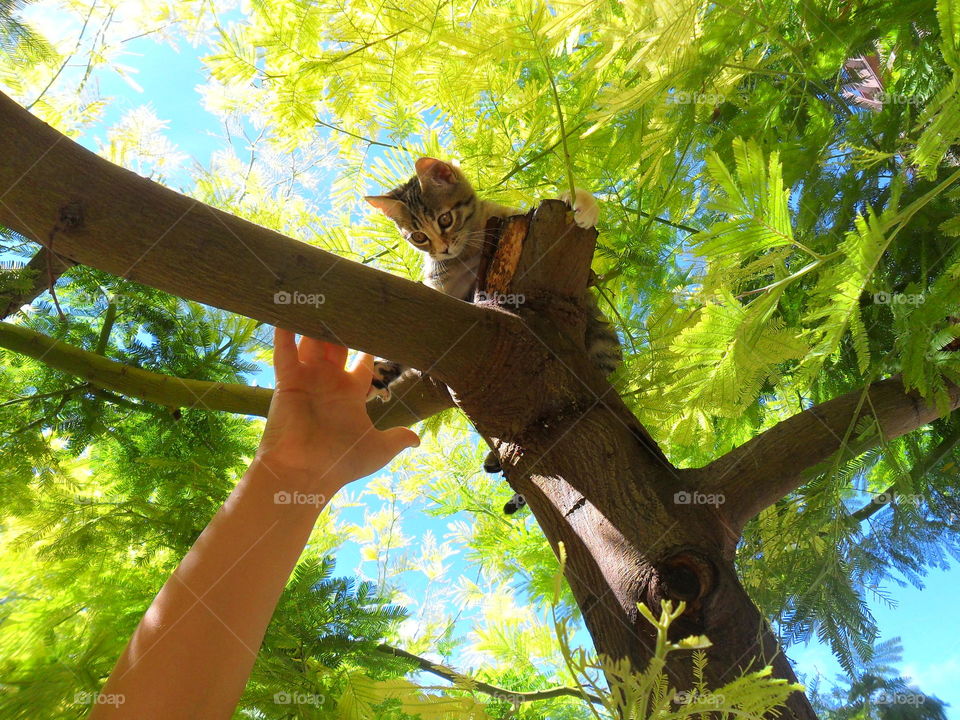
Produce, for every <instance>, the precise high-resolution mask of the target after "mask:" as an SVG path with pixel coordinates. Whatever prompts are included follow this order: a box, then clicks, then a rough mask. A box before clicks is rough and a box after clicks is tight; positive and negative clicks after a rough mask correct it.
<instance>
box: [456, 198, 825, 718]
mask: <svg viewBox="0 0 960 720" xmlns="http://www.w3.org/2000/svg"><path fill="white" fill-rule="evenodd" d="M527 226H529V229H527ZM525 232H526V235H525V238H524V233H525ZM502 234H503V236H504V237H505V238H506V239H507V242H506V247H501V248H499V249H498V251H497V254H496V255H495V257H494V258H493V261H492V263H491V268H490V271H489V272H488V273H487V274H486V275H484V274H483V273H481V283H483V286H482V287H481V288H480V290H481V291H482V295H480V296H481V297H496V296H497V295H498V294H499V295H500V296H502V295H503V294H508V295H512V299H514V300H516V299H518V298H520V297H521V296H522V298H523V302H522V303H521V304H520V305H519V306H518V314H519V315H520V317H522V318H523V320H524V328H525V330H526V331H527V332H525V333H522V334H520V335H515V336H510V337H507V338H503V339H502V340H501V341H500V343H499V344H498V345H497V349H498V353H497V359H496V360H494V361H493V362H490V363H487V362H484V363H482V365H479V364H478V365H477V366H476V367H475V368H474V369H473V370H472V376H471V377H467V378H463V379H462V381H461V382H460V383H458V384H456V385H454V387H453V390H454V398H455V401H456V402H457V404H458V405H459V406H460V407H461V408H462V409H463V410H464V412H466V414H467V415H468V416H469V417H470V419H471V420H472V421H473V422H474V424H475V425H476V427H477V429H478V430H479V431H480V432H481V433H482V434H484V435H485V436H487V437H491V438H494V440H495V444H496V446H497V449H498V451H499V453H500V455H501V459H502V465H503V468H504V471H505V474H506V476H507V478H508V480H509V482H510V485H511V486H512V487H513V488H514V490H516V491H517V492H519V493H521V494H522V495H523V496H524V497H525V499H526V500H527V503H528V504H529V506H530V509H531V510H532V512H533V514H534V515H535V516H536V518H537V522H538V523H539V525H540V527H541V528H542V530H543V532H544V535H545V536H546V537H547V540H548V541H549V542H550V544H551V545H552V546H553V548H554V551H555V552H558V553H559V545H560V544H561V543H562V544H563V546H564V550H565V556H566V564H565V567H564V571H565V574H566V577H567V580H568V581H569V583H570V587H571V589H572V591H573V594H574V597H575V598H576V601H577V604H578V605H579V607H580V609H581V611H582V612H583V617H584V620H585V623H586V626H587V629H588V630H589V632H590V635H591V637H592V638H593V640H594V643H595V645H596V648H597V651H598V652H600V653H603V654H605V655H608V656H610V657H613V658H624V657H626V658H629V659H630V660H631V661H632V664H633V665H634V666H635V667H638V668H642V667H645V665H646V663H647V661H648V660H649V659H650V656H651V655H652V652H653V647H654V642H655V631H654V629H653V627H652V626H651V625H650V624H649V623H648V622H647V621H646V620H645V619H644V618H643V617H642V616H641V615H640V613H639V612H638V610H637V604H638V603H645V604H646V605H647V606H648V607H650V608H651V609H653V610H654V611H655V612H659V608H660V603H661V601H663V600H672V601H674V602H677V601H681V600H683V601H686V603H687V610H686V612H685V613H684V615H683V616H681V618H680V619H679V620H678V621H676V622H675V623H674V625H673V626H672V628H671V632H672V633H673V634H674V638H673V639H681V638H683V637H686V636H688V635H701V634H702V635H706V636H707V637H708V638H710V640H711V641H712V642H713V645H712V647H711V648H710V649H709V650H708V657H709V665H708V668H707V670H708V679H709V681H710V684H711V686H713V687H717V686H719V685H721V684H722V683H724V682H728V681H730V680H732V679H734V678H735V677H736V676H737V674H738V673H740V672H742V671H744V670H746V669H747V668H748V667H749V668H751V669H753V670H757V669H759V668H761V667H763V666H765V665H768V664H769V665H773V666H774V672H775V675H777V676H778V677H782V678H785V679H788V680H790V681H793V682H795V681H796V677H795V675H794V673H793V671H792V669H791V668H790V665H789V663H787V662H786V660H785V658H784V657H783V655H782V654H781V653H779V649H778V645H777V642H776V639H775V638H774V637H773V635H772V633H771V632H770V631H769V628H768V627H767V624H766V621H765V620H764V619H763V618H762V617H761V615H760V613H759V611H758V610H757V609H756V607H755V606H754V604H753V603H752V601H751V600H750V599H749V597H748V596H747V594H746V592H745V591H744V589H743V587H742V586H741V585H740V582H739V580H738V578H737V575H736V573H735V571H734V567H733V555H734V549H735V546H736V540H737V538H738V536H739V533H736V532H734V531H733V530H732V529H731V528H730V527H728V525H727V524H726V522H725V520H724V517H723V515H722V514H721V513H720V512H719V510H718V508H719V506H718V505H709V504H700V503H693V502H683V501H684V500H685V499H687V498H688V497H689V498H691V499H692V495H690V493H691V492H693V491H694V490H695V488H694V487H693V486H692V484H691V483H692V481H693V479H694V477H695V475H694V473H691V472H690V471H682V470H678V469H677V468H674V467H673V466H672V465H671V464H670V463H669V462H668V461H667V459H666V458H665V457H664V456H663V454H662V453H661V452H660V451H659V449H658V448H657V447H656V445H655V444H654V443H653V442H652V441H651V440H650V439H649V436H648V435H647V433H646V431H645V430H644V429H643V428H642V427H641V426H640V424H639V423H638V422H637V420H636V418H635V417H634V416H633V415H632V414H631V413H630V412H629V410H628V409H627V408H626V407H625V406H624V405H623V404H622V402H621V401H620V398H619V396H617V395H616V393H614V392H613V390H612V388H611V387H610V386H609V385H608V384H607V383H606V382H605V381H604V379H603V378H602V377H601V376H600V373H599V371H597V370H596V369H594V368H593V367H592V366H591V365H590V363H589V361H588V360H587V358H586V355H585V353H584V349H583V331H584V328H585V321H586V315H585V311H584V308H583V307H582V306H581V305H580V303H579V298H581V297H582V296H583V293H584V291H585V290H586V285H587V279H588V274H589V269H590V259H591V257H592V251H593V246H594V241H595V238H596V233H595V232H594V231H587V230H580V229H579V228H576V227H575V226H573V225H572V223H571V221H570V219H569V218H568V217H567V212H566V209H565V207H564V205H563V204H562V203H559V202H556V201H548V202H545V203H542V204H541V205H540V207H539V208H538V209H537V210H536V212H535V213H533V214H532V217H529V216H528V217H525V218H513V219H510V220H508V221H507V223H506V224H505V227H504V228H503V230H502ZM518 238H519V240H518ZM518 242H519V243H521V244H522V251H521V252H520V255H519V258H517V257H516V256H517V252H518V251H517V244H518ZM478 295H479V293H478ZM530 335H532V336H533V338H531V337H529V336H530ZM504 396H506V397H509V398H511V400H510V402H509V404H505V403H503V402H497V401H496V400H495V398H499V397H504ZM684 493H687V494H686V495H684ZM690 660H691V658H690V654H689V653H686V654H685V653H675V654H672V655H671V656H668V663H669V664H668V666H667V672H668V674H669V677H670V681H671V684H672V685H674V686H675V687H677V688H678V689H689V688H691V687H692V686H693V675H692V667H691V662H690ZM789 711H790V714H789V715H788V716H789V717H793V718H804V719H809V718H814V717H815V714H814V713H813V710H812V708H811V707H810V704H809V702H808V701H807V699H806V697H805V696H804V695H803V694H802V693H794V694H793V695H792V696H791V699H790V705H789Z"/></svg>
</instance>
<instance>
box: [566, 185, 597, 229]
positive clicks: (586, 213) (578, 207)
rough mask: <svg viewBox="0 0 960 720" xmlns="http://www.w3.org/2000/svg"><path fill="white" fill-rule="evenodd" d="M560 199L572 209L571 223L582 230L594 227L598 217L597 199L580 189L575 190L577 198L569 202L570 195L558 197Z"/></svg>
mask: <svg viewBox="0 0 960 720" xmlns="http://www.w3.org/2000/svg"><path fill="white" fill-rule="evenodd" d="M560 199H561V200H563V201H564V202H565V203H566V204H567V205H571V206H572V207H573V221H574V222H575V223H576V224H577V225H579V226H580V227H582V228H592V227H596V224H597V219H598V218H599V217H600V206H599V205H598V204H597V199H596V198H595V197H594V196H593V195H591V194H590V193H588V192H587V191H586V190H584V189H582V188H577V197H576V199H575V200H574V202H573V203H571V202H570V193H568V192H565V193H563V194H562V195H560Z"/></svg>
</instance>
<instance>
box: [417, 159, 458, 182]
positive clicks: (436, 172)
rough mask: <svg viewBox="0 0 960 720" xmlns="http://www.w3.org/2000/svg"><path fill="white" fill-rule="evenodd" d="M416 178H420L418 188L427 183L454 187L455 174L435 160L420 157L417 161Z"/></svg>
mask: <svg viewBox="0 0 960 720" xmlns="http://www.w3.org/2000/svg"><path fill="white" fill-rule="evenodd" d="M416 168H417V177H418V178H420V187H421V188H422V187H424V186H425V185H426V184H427V183H433V184H435V185H444V184H446V185H455V184H456V183H457V174H456V172H454V169H453V167H451V166H450V165H448V164H447V163H445V162H443V161H442V160H437V159H436V158H430V157H422V158H420V159H419V160H417V163H416Z"/></svg>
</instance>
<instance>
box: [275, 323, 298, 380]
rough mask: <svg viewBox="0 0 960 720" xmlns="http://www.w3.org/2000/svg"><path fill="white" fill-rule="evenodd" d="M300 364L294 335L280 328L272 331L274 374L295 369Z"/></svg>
mask: <svg viewBox="0 0 960 720" xmlns="http://www.w3.org/2000/svg"><path fill="white" fill-rule="evenodd" d="M299 362H300V356H299V354H298V353H297V341H296V335H295V334H294V333H293V332H291V331H290V330H285V329H284V328H282V327H276V328H274V329H273V368H274V373H275V374H280V373H282V372H284V371H286V370H289V369H291V368H294V367H296V366H297V365H298V364H299Z"/></svg>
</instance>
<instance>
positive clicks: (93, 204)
mask: <svg viewBox="0 0 960 720" xmlns="http://www.w3.org/2000/svg"><path fill="white" fill-rule="evenodd" d="M0 125H2V126H3V127H4V129H5V132H4V133H3V134H2V135H0V155H2V156H3V158H4V162H3V163H2V164H0V187H2V188H4V190H5V193H4V195H3V196H2V197H0V224H3V225H6V226H7V227H10V228H11V229H14V230H16V231H17V232H19V233H20V234H22V235H25V236H26V237H29V238H31V239H33V240H35V241H36V242H39V243H41V244H43V245H47V244H49V243H51V242H53V243H54V244H55V251H56V253H57V254H58V255H61V256H63V257H65V258H67V259H68V260H69V261H72V262H78V263H82V264H84V265H89V266H91V267H95V268H99V269H101V270H104V271H106V272H110V273H113V274H115V275H119V276H121V277H125V278H129V279H131V280H134V281H136V282H141V283H144V284H146V285H150V286H152V287H155V288H159V289H160V290H163V291H165V292H169V293H172V294H174V295H178V296H180V297H183V298H187V299H191V300H195V301H198V302H202V303H206V304H208V305H213V306H215V307H219V308H223V309H225V310H229V311H231V312H235V313H239V314H241V315H245V316H247V317H251V318H255V319H257V320H261V321H264V322H268V323H271V324H273V325H277V324H279V325H282V326H283V327H286V328H288V329H290V330H293V331H295V332H299V333H303V334H306V335H310V336H312V337H317V338H321V339H324V340H329V341H331V342H337V343H339V344H341V345H346V346H347V347H352V348H357V349H360V350H364V351H366V352H370V353H375V354H377V355H380V356H383V357H388V358H390V359H391V360H395V361H397V362H400V363H403V364H405V365H409V366H412V367H415V368H419V369H421V370H424V371H427V372H429V373H430V374H431V375H433V376H434V377H436V378H438V379H439V380H441V381H443V382H445V383H446V384H448V385H454V386H455V383H456V382H457V381H458V380H459V379H460V377H461V376H462V371H463V370H464V368H467V367H469V366H470V364H471V363H472V362H473V361H474V359H475V358H476V357H477V354H478V353H479V352H481V351H482V350H483V349H484V348H485V347H488V345H489V343H490V342H491V341H492V340H493V338H494V337H495V336H497V335H498V334H500V333H503V332H510V331H512V330H517V329H519V328H520V327H521V326H522V323H521V322H520V321H519V319H517V318H515V317H512V316H510V315H508V314H505V313H496V312H488V311H485V310H484V309H482V308H480V307H477V306H475V305H472V304H470V303H465V302H462V301H460V300H456V299H454V298H452V297H449V296H446V295H444V294H442V293H440V292H437V291H436V290H432V289H430V288H428V287H426V286H425V285H422V284H420V283H415V282H411V281H409V280H405V279H403V278H399V277H396V276H394V275H390V274H388V273H385V272H381V271H378V270H375V269H373V268H370V267H365V266H363V265H361V264H359V263H354V262H351V261H349V260H345V259H343V258H340V257H338V256H336V255H333V254H331V253H328V252H325V251H323V250H320V249H319V248H315V247H312V246H310V245H307V244H305V243H301V242H298V241H296V240H292V239H290V238H286V237H284V236H282V235H280V234H279V233H276V232H274V231H272V230H268V229H266V228H263V227H260V226H257V225H254V224H253V223H250V222H247V221H246V220H242V219H240V218H237V217H234V216H232V215H229V214H227V213H224V212H221V211H220V210H217V209H215V208H212V207H209V206H207V205H204V204H202V203H200V202H198V201H196V200H194V199H192V198H189V197H186V196H184V195H180V194H179V193H176V192H174V191H172V190H169V189H167V188H164V187H162V186H160V185H158V184H156V183H154V182H151V181H150V180H147V179H146V178H142V177H139V176H137V175H135V174H133V173H131V172H129V171H127V170H124V169H122V168H119V167H117V166H115V165H113V164H111V163H109V162H107V161H106V160H104V159H102V158H100V157H97V156H96V155H94V154H93V153H91V152H89V151H88V150H85V149H84V148H82V147H80V146H79V145H77V144H76V143H74V142H73V141H71V140H69V139H67V138H66V137H64V136H63V135H61V134H60V133H58V132H57V131H56V130H54V129H53V128H51V127H49V126H47V125H45V124H44V123H43V122H41V121H40V120H38V119H37V118H35V117H33V116H32V115H30V113H28V112H27V111H25V110H24V109H23V108H21V107H20V106H19V105H17V104H16V103H15V102H14V101H12V100H11V99H10V98H8V97H6V96H5V95H2V94H0ZM298 294H299V295H298ZM309 296H312V297H309Z"/></svg>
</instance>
